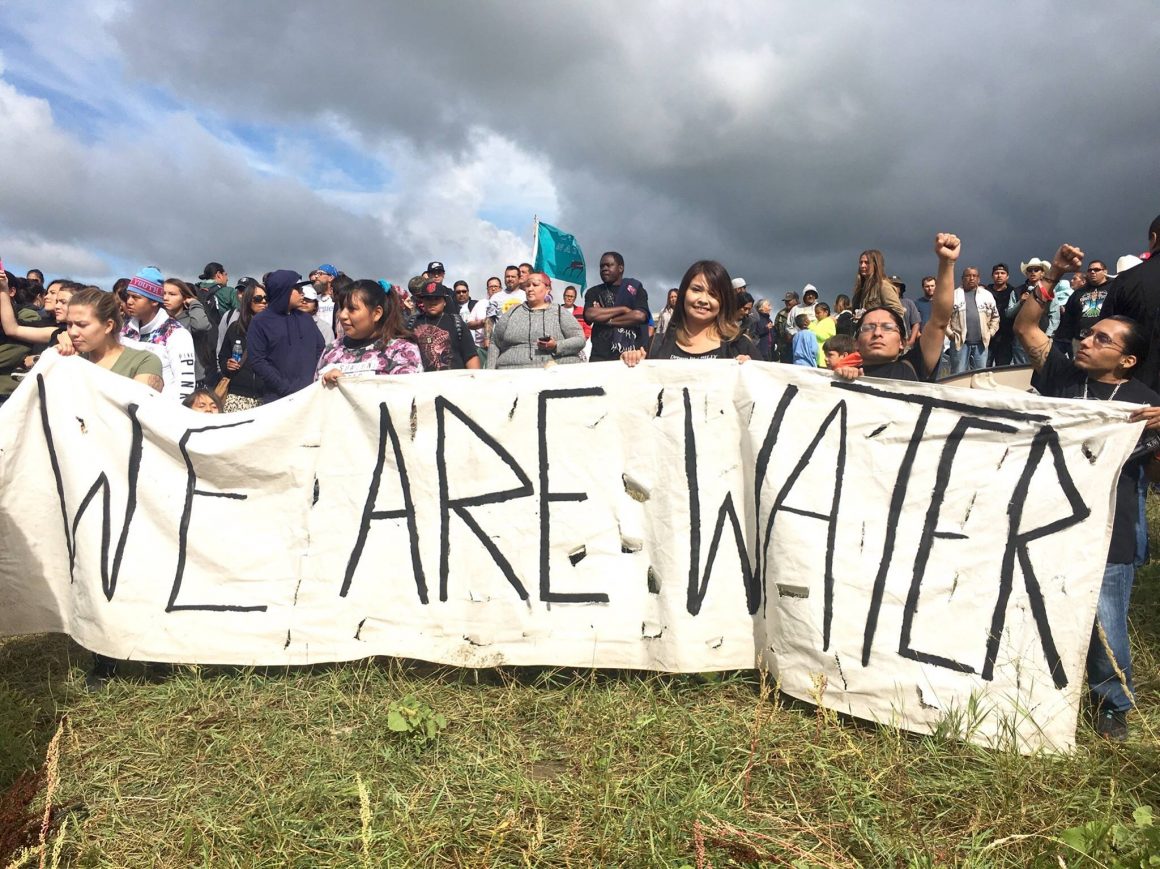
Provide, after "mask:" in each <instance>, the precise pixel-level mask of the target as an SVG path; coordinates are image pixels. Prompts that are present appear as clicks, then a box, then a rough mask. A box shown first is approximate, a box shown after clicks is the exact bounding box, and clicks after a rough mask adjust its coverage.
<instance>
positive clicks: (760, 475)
mask: <svg viewBox="0 0 1160 869" xmlns="http://www.w3.org/2000/svg"><path fill="white" fill-rule="evenodd" d="M797 394H798V388H797V387H796V386H787V387H786V388H785V392H783V393H782V394H781V398H780V399H778V402H777V408H776V409H775V410H774V412H773V419H771V420H770V421H769V428H767V429H766V431H765V440H764V441H762V442H761V449H760V450H758V451H757V460H756V461H755V462H754V464H753V503H754V505H755V507H754V510H753V516H754V522H755V523H756V527H755V528H754V532H753V533H754V537H755V538H756V542H757V547H756V549H757V551H756V557H755V559H754V562H753V564H754V568H753V573H754V582H755V583H756V584H757V586H758V588H757V592H758V594H759V595H760V597H761V603H762V615H765V601H766V597H767V595H766V593H765V575H766V567H765V548H766V543H767V541H765V540H764V539H763V538H762V534H761V493H762V489H763V488H764V487H765V476H766V474H767V473H768V472H769V460H770V458H771V457H772V455H773V448H774V447H775V446H777V438H778V435H780V434H781V426H782V423H783V422H785V415H786V414H787V413H788V412H789V406H790V404H791V403H792V402H793V400H794V398H795V397H796V396H797ZM754 612H756V610H751V614H752V613H754Z"/></svg>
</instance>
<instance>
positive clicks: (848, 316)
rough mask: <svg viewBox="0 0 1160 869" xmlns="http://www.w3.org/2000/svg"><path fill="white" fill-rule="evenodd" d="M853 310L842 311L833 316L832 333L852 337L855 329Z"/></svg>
mask: <svg viewBox="0 0 1160 869" xmlns="http://www.w3.org/2000/svg"><path fill="white" fill-rule="evenodd" d="M856 325H857V324H856V323H855V322H854V312H853V311H842V312H840V313H838V314H836V315H835V316H834V334H835V335H849V336H850V337H851V338H853V337H854V332H855V331H857V330H856Z"/></svg>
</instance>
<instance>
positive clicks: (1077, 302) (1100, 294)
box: [1055, 281, 1112, 341]
mask: <svg viewBox="0 0 1160 869" xmlns="http://www.w3.org/2000/svg"><path fill="white" fill-rule="evenodd" d="M1111 285H1112V284H1111V281H1104V282H1103V283H1102V284H1100V285H1099V286H1098V287H1096V286H1091V287H1085V288H1084V289H1082V290H1078V291H1077V292H1074V293H1072V294H1071V295H1070V296H1069V297H1068V300H1067V302H1066V303H1065V304H1064V306H1063V311H1061V312H1060V315H1059V325H1058V326H1057V327H1056V329H1055V340H1056V341H1074V340H1075V339H1077V338H1079V333H1080V332H1082V331H1083V330H1084V329H1089V328H1091V327H1092V326H1094V325H1095V324H1096V323H1097V322H1098V321H1099V319H1100V316H1101V315H1100V309H1101V308H1103V306H1104V299H1105V298H1107V295H1108V287H1110V286H1111Z"/></svg>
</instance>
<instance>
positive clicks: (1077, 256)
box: [1051, 244, 1083, 276]
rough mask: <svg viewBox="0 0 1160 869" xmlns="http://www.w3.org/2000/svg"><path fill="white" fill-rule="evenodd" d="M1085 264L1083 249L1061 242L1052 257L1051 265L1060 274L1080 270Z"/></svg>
mask: <svg viewBox="0 0 1160 869" xmlns="http://www.w3.org/2000/svg"><path fill="white" fill-rule="evenodd" d="M1082 265H1083V251H1082V250H1080V249H1079V248H1078V247H1076V246H1075V245H1073V244H1061V245H1060V246H1059V250H1057V251H1056V252H1055V256H1053V257H1052V258H1051V267H1052V268H1053V269H1054V270H1055V271H1056V273H1058V274H1059V275H1060V276H1063V275H1065V274H1067V273H1068V272H1074V271H1078V270H1079V267H1080V266H1082Z"/></svg>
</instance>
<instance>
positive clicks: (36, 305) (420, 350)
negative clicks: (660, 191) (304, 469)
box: [0, 217, 1160, 740]
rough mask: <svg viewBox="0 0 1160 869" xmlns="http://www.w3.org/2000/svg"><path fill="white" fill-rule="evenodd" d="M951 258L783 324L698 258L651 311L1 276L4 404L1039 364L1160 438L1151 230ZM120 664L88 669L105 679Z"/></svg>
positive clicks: (1124, 541) (525, 269)
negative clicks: (606, 375)
mask: <svg viewBox="0 0 1160 869" xmlns="http://www.w3.org/2000/svg"><path fill="white" fill-rule="evenodd" d="M960 251H961V244H960V242H959V239H958V238H957V237H956V236H954V235H950V234H946V233H940V234H939V235H938V236H937V237H936V238H935V242H934V253H935V256H936V260H937V268H936V269H935V273H934V274H932V275H927V276H925V277H923V278H922V280H921V284H920V285H921V288H922V295H921V297H918V298H915V299H913V300H911V299H908V298H906V285H905V283H903V282H902V281H901V280H900V279H899V278H898V277H896V276H893V275H889V274H888V273H887V271H886V268H885V262H884V257H883V255H882V253H881V252H880V251H878V250H866V251H863V252H862V253H861V254H860V255H859V257H858V260H857V269H856V274H855V277H854V282H853V285H852V288H851V291H850V293H849V294H845V293H843V294H839V295H837V296H836V298H835V299H834V302H833V306H832V307H831V305H830V304H828V303H827V302H823V301H820V300H819V293H818V290H817V288H816V287H813V286H811V285H806V287H805V288H804V290H803V292H802V294H801V295H800V297H799V295H798V293H796V292H788V293H786V294H785V296H784V298H783V302H784V305H783V308H782V309H781V310H779V311H778V312H777V313H776V314H775V313H773V312H772V310H771V308H772V306H771V304H770V302H769V300H768V299H761V300H755V298H754V297H753V295H751V294H750V293H749V291H748V286H747V283H746V281H745V280H744V279H743V278H733V277H731V276H730V274H729V272H728V271H727V270H726V268H725V267H724V266H723V265H722V264H721V263H719V262H715V261H712V260H699V261H697V262H695V263H693V264H692V265H691V266H690V267H689V268H688V270H687V271H686V272H685V274H684V277H683V278H682V279H681V281H680V284H679V286H677V287H674V288H672V289H670V290H669V291H668V292H667V294H666V298H665V305H664V307H663V308H662V309H661V310H660V311H659V312H657V313H655V314H654V313H653V312H652V311H651V310H650V308H649V300H648V293H647V291H646V290H645V288H644V286H643V285H642V283H641V282H640V281H639V280H637V279H635V278H631V277H625V261H624V257H623V256H622V255H621V254H619V253H617V252H615V251H609V252H606V253H604V254H603V255H602V256H601V258H600V263H599V269H600V283H599V284H597V285H595V286H592V287H589V288H587V289H586V290H585V291H584V296H583V303H582V304H578V301H579V291H578V289H577V288H576V287H574V286H566V287H564V288H563V290H562V292H561V293H560V297H559V300H557V299H556V297H555V293H556V289H555V288H554V287H553V284H552V280H551V278H550V277H549V276H548V275H546V274H544V273H542V272H537V271H536V270H535V268H534V267H533V266H532V264H530V263H521V264H519V265H509V266H507V267H506V268H505V269H504V270H503V277H502V279H501V278H500V277H499V276H493V277H489V278H487V280H486V281H485V284H484V285H485V287H486V296H485V297H483V298H479V299H476V298H473V297H472V293H471V287H470V285H469V284H468V283H467V282H466V281H464V280H458V281H455V282H454V283H453V284H452V285H451V287H450V288H449V287H448V286H447V285H446V284H445V279H446V271H445V268H444V266H443V263H441V262H438V261H432V262H430V263H429V264H428V265H427V268H426V269H425V270H424V271H423V273H422V274H420V275H417V276H415V277H414V278H412V279H411V280H410V281H409V282H408V283H407V285H406V286H403V285H398V284H393V283H390V282H387V281H384V280H378V279H373V278H364V279H354V278H351V277H350V276H348V275H346V274H344V273H343V272H342V271H340V270H339V269H337V268H336V267H335V266H333V265H331V264H323V265H320V266H319V267H318V268H316V269H314V270H313V271H311V272H309V274H308V275H307V277H306V278H305V279H304V278H303V277H302V276H301V275H300V274H299V273H298V272H296V271H293V270H289V269H277V270H274V271H270V272H267V273H266V274H264V275H262V276H261V277H258V278H255V277H244V278H242V279H240V280H238V281H237V282H236V283H235V284H231V283H230V280H229V274H228V272H227V271H226V269H225V267H224V266H223V265H222V264H221V263H218V262H211V263H208V264H207V265H206V267H205V268H204V269H203V270H202V273H201V274H200V275H199V277H198V279H197V280H196V281H194V282H187V281H185V280H183V279H181V278H177V277H165V276H164V275H163V274H162V273H161V272H160V271H159V270H158V269H156V268H154V267H152V266H149V267H145V268H142V269H141V270H140V271H138V272H137V273H136V274H135V275H134V276H133V277H131V278H122V279H120V280H118V281H116V282H115V283H114V284H113V285H112V286H111V287H110V288H109V289H108V291H106V290H105V289H104V288H101V287H96V286H86V285H82V284H80V283H77V282H74V281H70V280H67V279H63V278H62V279H56V280H53V281H50V282H48V283H45V280H44V275H43V273H41V272H40V271H39V270H35V269H34V270H32V271H30V272H29V273H28V274H27V275H26V276H25V277H18V276H16V275H13V274H11V273H8V272H2V271H0V329H2V331H0V401H2V400H4V399H6V398H7V397H8V395H10V394H11V393H12V391H13V390H14V389H15V388H16V386H17V384H18V382H19V379H20V378H21V377H22V375H23V373H24V372H26V371H28V370H30V369H31V368H32V366H34V365H35V363H36V361H37V358H38V356H39V354H40V353H42V352H56V353H60V354H62V355H79V356H80V357H81V358H83V359H85V360H88V361H89V362H92V363H93V364H96V365H98V366H101V367H103V368H106V369H108V370H109V371H111V372H113V373H114V374H119V375H122V376H125V377H129V378H132V379H134V380H137V381H139V382H141V383H143V384H145V385H146V386H148V387H150V388H152V389H155V390H157V391H158V392H160V393H162V394H163V395H164V396H166V397H167V398H172V399H173V400H175V401H182V402H183V403H185V404H186V406H188V407H190V408H192V409H193V410H195V411H202V412H208V413H219V412H226V413H229V412H237V411H243V410H249V409H251V408H254V407H258V406H260V405H263V404H267V403H269V402H273V401H277V400H279V399H281V398H283V397H285V396H288V395H290V394H292V393H294V392H297V391H298V390H301V389H304V388H306V387H308V386H310V385H311V384H312V383H313V382H315V381H318V382H320V383H321V384H322V386H323V387H333V386H334V385H335V384H337V383H338V382H339V381H340V380H341V379H342V378H343V377H344V376H350V375H403V374H419V373H423V372H437V371H445V370H453V369H479V368H483V367H487V368H492V369H504V368H522V369H528V368H533V369H534V368H541V367H547V366H552V365H557V364H575V363H581V362H611V363H616V362H617V361H620V362H622V363H623V364H625V365H627V366H629V367H632V366H635V365H637V364H639V363H640V362H642V361H644V360H646V359H649V360H666V359H683V360H702V359H727V360H735V361H736V362H738V363H744V362H746V361H749V360H764V361H769V362H783V363H787V364H793V365H799V366H805V367H810V368H828V369H831V370H832V371H833V374H834V375H835V376H837V377H840V378H845V379H856V378H861V377H872V378H890V379H894V380H901V381H912V382H923V381H926V382H930V381H934V380H936V379H937V378H938V377H939V376H940V375H943V374H946V373H949V372H962V371H969V370H975V369H980V368H985V367H997V366H1006V365H1027V366H1029V367H1030V368H1031V369H1032V371H1033V372H1034V377H1033V380H1032V383H1033V386H1034V388H1035V389H1036V390H1038V392H1040V393H1041V394H1044V395H1049V396H1055V397H1060V398H1067V399H1076V400H1097V401H1111V400H1117V401H1127V402H1131V403H1134V404H1138V405H1141V407H1140V409H1139V410H1137V411H1136V412H1135V413H1133V414H1132V417H1131V418H1132V419H1133V420H1134V421H1143V422H1144V423H1145V435H1146V436H1147V435H1150V434H1152V433H1153V432H1155V431H1156V430H1158V429H1160V394H1158V390H1160V383H1158V382H1157V380H1158V377H1160V336H1158V332H1157V330H1158V329H1160V253H1158V252H1160V217H1157V218H1156V220H1154V221H1153V222H1152V224H1151V226H1150V227H1149V230H1148V248H1147V250H1146V251H1145V252H1144V253H1143V254H1142V255H1140V256H1138V257H1137V256H1130V257H1121V258H1120V259H1119V260H1118V261H1117V265H1116V270H1117V272H1118V274H1116V275H1115V276H1112V275H1110V274H1109V273H1108V265H1107V261H1105V260H1100V259H1090V260H1086V266H1085V256H1084V253H1083V251H1081V250H1080V249H1079V248H1078V247H1075V246H1071V245H1061V246H1060V248H1059V249H1058V250H1057V251H1056V253H1055V254H1054V256H1053V257H1052V258H1051V259H1050V260H1042V259H1039V258H1035V257H1033V258H1031V259H1030V260H1028V261H1026V262H1022V263H1021V264H1020V272H1021V273H1022V275H1023V276H1024V278H1025V280H1024V282H1023V283H1022V284H1020V285H1018V286H1013V285H1011V283H1010V270H1009V269H1008V267H1007V265H1006V264H1004V263H997V264H995V265H994V266H993V267H992V269H991V277H992V283H990V284H988V285H986V286H982V285H981V284H980V271H979V269H978V268H977V267H975V266H965V267H961V268H960V269H959V277H958V280H957V281H956V276H955V270H956V267H958V265H959V259H960V256H959V255H960ZM1141 443H1142V446H1141V448H1140V449H1138V450H1137V451H1136V453H1134V454H1133V456H1132V458H1131V459H1130V460H1129V461H1128V463H1127V464H1126V465H1125V466H1124V468H1123V471H1122V473H1121V474H1120V477H1119V481H1118V485H1117V495H1116V501H1115V514H1114V527H1113V532H1112V540H1111V546H1110V549H1109V552H1108V555H1107V559H1106V567H1105V571H1104V576H1103V582H1102V587H1101V592H1100V599H1099V607H1098V615H1097V621H1096V624H1095V626H1094V629H1093V639H1092V642H1091V645H1090V650H1089V655H1088V681H1089V689H1090V697H1091V709H1092V712H1093V716H1094V722H1095V726H1096V729H1097V730H1098V732H1099V733H1100V734H1101V735H1103V736H1105V737H1107V738H1109V739H1115V740H1121V739H1125V738H1127V735H1128V725H1127V714H1128V712H1129V711H1130V710H1131V708H1132V706H1133V703H1134V697H1133V687H1132V684H1133V683H1132V670H1131V656H1130V649H1129V645H1128V628H1127V611H1128V600H1129V597H1130V594H1131V589H1132V584H1133V581H1134V576H1135V569H1136V567H1137V566H1139V565H1140V564H1141V563H1143V561H1144V560H1146V558H1147V554H1146V551H1147V535H1146V524H1145V522H1144V517H1143V503H1144V497H1145V495H1146V492H1147V488H1148V487H1147V481H1148V480H1149V479H1153V478H1160V461H1158V459H1157V452H1156V450H1157V445H1158V444H1160V440H1157V439H1151V440H1150V439H1148V438H1147V437H1145V438H1142V440H1141ZM114 669H115V662H112V661H109V660H108V659H98V662H97V667H96V669H95V670H94V677H95V678H96V679H97V680H98V681H99V680H100V679H103V678H106V677H107V676H108V675H110V674H111V673H112V671H113V670H114Z"/></svg>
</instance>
